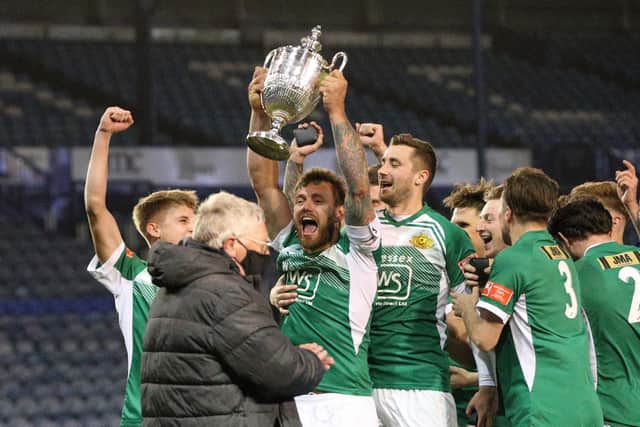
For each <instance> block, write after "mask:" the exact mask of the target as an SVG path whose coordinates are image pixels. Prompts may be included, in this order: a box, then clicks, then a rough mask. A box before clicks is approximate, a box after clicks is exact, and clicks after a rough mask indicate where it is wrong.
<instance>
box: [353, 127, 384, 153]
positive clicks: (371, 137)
mask: <svg viewBox="0 0 640 427" xmlns="http://www.w3.org/2000/svg"><path fill="white" fill-rule="evenodd" d="M356 132H358V135H359V136H360V142H361V143H362V145H364V146H365V147H369V149H370V150H371V151H373V153H374V154H375V155H376V158H377V159H378V160H380V159H381V158H382V156H383V155H384V152H385V151H386V149H387V144H386V143H385V142H384V129H383V128H382V125H381V124H378V123H356Z"/></svg>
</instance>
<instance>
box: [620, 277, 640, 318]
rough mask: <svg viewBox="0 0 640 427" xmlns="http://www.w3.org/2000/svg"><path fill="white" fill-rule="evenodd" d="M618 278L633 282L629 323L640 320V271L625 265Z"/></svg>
mask: <svg viewBox="0 0 640 427" xmlns="http://www.w3.org/2000/svg"><path fill="white" fill-rule="evenodd" d="M618 278H619V279H620V280H622V281H623V282H625V283H629V284H631V282H633V298H631V309H630V310H629V318H628V320H629V323H639V322H640V271H638V270H636V269H635V268H633V267H624V268H623V269H622V270H620V273H619V274H618Z"/></svg>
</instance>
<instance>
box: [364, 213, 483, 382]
mask: <svg viewBox="0 0 640 427" xmlns="http://www.w3.org/2000/svg"><path fill="white" fill-rule="evenodd" d="M378 217H379V219H380V223H381V227H382V228H381V236H382V264H381V265H380V272H379V275H378V276H379V278H378V296H377V298H376V302H375V307H374V312H373V319H372V322H371V350H370V354H369V367H370V371H371V379H372V380H373V385H374V387H375V388H389V389H404V390H434V391H450V389H451V387H450V383H449V381H450V379H449V363H448V359H447V354H446V352H445V350H444V348H445V345H446V339H447V326H446V322H445V306H446V304H447V299H448V296H449V290H450V289H452V288H457V289H458V290H462V289H464V276H463V274H462V270H461V269H460V267H459V263H460V262H463V261H464V260H465V258H467V257H469V256H471V255H473V246H472V245H471V241H470V240H469V236H467V234H466V233H465V232H464V231H463V230H462V229H461V228H460V227H458V226H456V225H455V224H452V223H451V222H450V221H449V220H447V219H446V218H445V217H443V216H442V215H440V214H439V213H437V212H436V211H434V210H433V209H431V208H430V207H429V206H427V205H425V206H424V207H423V208H422V209H420V210H419V211H418V212H416V213H415V214H413V215H411V216H409V217H407V218H405V219H402V220H396V219H394V218H393V217H391V216H390V215H389V214H388V213H387V212H386V211H378Z"/></svg>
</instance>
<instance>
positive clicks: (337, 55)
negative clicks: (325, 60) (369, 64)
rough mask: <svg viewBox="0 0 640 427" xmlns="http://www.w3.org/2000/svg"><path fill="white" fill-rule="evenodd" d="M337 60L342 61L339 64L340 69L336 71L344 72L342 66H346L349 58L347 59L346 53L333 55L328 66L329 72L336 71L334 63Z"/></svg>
mask: <svg viewBox="0 0 640 427" xmlns="http://www.w3.org/2000/svg"><path fill="white" fill-rule="evenodd" d="M338 59H342V62H341V63H340V67H338V70H340V71H342V70H344V66H345V65H347V62H348V61H349V58H348V57H347V54H346V53H344V52H338V53H336V54H335V55H333V58H332V59H331V64H329V71H333V70H335V69H336V61H337V60H338Z"/></svg>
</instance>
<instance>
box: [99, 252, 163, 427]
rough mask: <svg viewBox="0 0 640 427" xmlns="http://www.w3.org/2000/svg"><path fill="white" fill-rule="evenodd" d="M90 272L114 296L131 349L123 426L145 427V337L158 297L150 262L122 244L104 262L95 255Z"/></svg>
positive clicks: (124, 335) (128, 350) (127, 342)
mask: <svg viewBox="0 0 640 427" xmlns="http://www.w3.org/2000/svg"><path fill="white" fill-rule="evenodd" d="M87 271H88V272H89V273H90V274H91V275H92V276H93V277H94V278H95V279H96V280H98V281H99V282H100V283H102V284H103V285H104V286H105V287H106V288H107V289H108V290H109V291H110V292H111V293H112V294H113V296H114V298H115V305H116V311H117V312H118V323H119V324H120V330H121V331H122V336H123V338H124V343H125V348H126V350H127V365H128V369H127V372H128V376H127V385H126V389H125V394H124V404H123V406H122V418H121V421H120V425H121V426H127V427H129V426H135V427H138V426H142V409H141V407H140V362H141V360H142V339H143V337H144V330H145V327H146V325H147V319H148V318H149V308H150V306H151V302H152V301H153V298H154V297H155V296H156V292H157V289H158V288H157V287H156V286H154V285H153V283H152V281H151V277H150V276H149V273H148V272H147V262H146V261H145V260H143V259H140V258H139V257H138V256H137V255H136V254H134V253H133V252H132V251H131V250H130V249H129V248H127V247H126V246H125V244H124V243H122V244H121V245H120V246H119V247H118V249H116V250H115V251H114V252H113V254H112V255H111V257H109V259H108V260H107V262H105V263H104V264H102V265H100V261H99V260H98V257H97V256H94V257H93V259H92V260H91V262H90V263H89V266H88V267H87Z"/></svg>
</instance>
